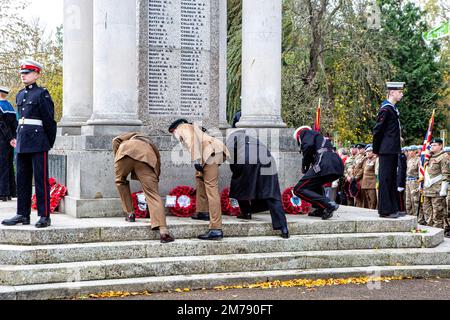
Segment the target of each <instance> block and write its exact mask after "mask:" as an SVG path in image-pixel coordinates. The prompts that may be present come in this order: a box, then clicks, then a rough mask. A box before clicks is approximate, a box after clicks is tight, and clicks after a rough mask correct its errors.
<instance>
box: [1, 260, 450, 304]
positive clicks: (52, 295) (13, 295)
mask: <svg viewBox="0 0 450 320" xmlns="http://www.w3.org/2000/svg"><path fill="white" fill-rule="evenodd" d="M400 276H401V277H413V278H436V277H440V278H449V277H450V265H415V266H381V267H378V266H371V267H364V268H361V267H350V268H325V269H307V270H305V269H292V270H274V271H252V272H230V273H212V274H191V275H176V276H163V277H146V278H130V279H114V280H96V281H84V282H61V283H51V284H38V285H25V286H0V300H48V299H68V298H76V297H80V296H82V295H88V294H91V293H102V292H109V291H122V292H145V291H148V292H165V291H174V290H175V289H177V288H189V289H191V290H196V289H197V290H200V289H203V288H206V289H212V288H214V287H217V286H232V285H248V284H254V283H260V282H268V281H277V280H280V281H286V280H293V279H311V280H315V279H344V278H350V277H373V278H377V277H400ZM371 285H372V286H374V287H375V286H376V283H374V282H372V283H371ZM380 285H383V284H382V283H381V284H380Z"/></svg>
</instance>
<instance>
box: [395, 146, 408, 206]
mask: <svg viewBox="0 0 450 320" xmlns="http://www.w3.org/2000/svg"><path fill="white" fill-rule="evenodd" d="M408 151H409V148H408V147H404V148H402V153H400V154H399V156H398V164H397V192H398V210H399V212H401V213H402V214H406V207H405V188H406V166H407V162H408V159H407V155H408Z"/></svg>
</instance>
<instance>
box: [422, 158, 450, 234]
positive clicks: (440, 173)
mask: <svg viewBox="0 0 450 320" xmlns="http://www.w3.org/2000/svg"><path fill="white" fill-rule="evenodd" d="M449 179H450V171H449V168H448V160H447V155H446V154H445V153H444V152H443V151H441V152H439V153H437V154H434V155H432V156H431V158H430V160H429V162H428V165H427V166H426V173H425V181H424V189H423V195H424V201H423V211H424V213H425V218H426V221H427V225H428V226H430V227H435V228H441V229H444V228H445V229H447V227H448V220H447V208H446V201H445V197H442V196H440V195H439V194H440V192H441V188H442V185H443V183H446V182H448V181H449ZM433 180H436V181H433ZM445 192H447V190H445ZM421 218H422V217H420V216H419V221H420V220H421Z"/></svg>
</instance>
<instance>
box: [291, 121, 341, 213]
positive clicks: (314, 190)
mask: <svg viewBox="0 0 450 320" xmlns="http://www.w3.org/2000/svg"><path fill="white" fill-rule="evenodd" d="M294 139H295V140H296V141H297V143H298V144H299V146H301V153H302V154H303V162H302V173H304V174H305V175H304V176H303V178H302V179H301V180H300V181H299V182H298V184H297V185H296V186H295V188H294V194H295V195H296V196H297V197H299V198H300V199H302V200H304V201H307V202H309V203H311V204H312V206H313V207H314V208H316V209H317V210H316V214H315V215H316V216H321V217H322V219H323V220H327V219H330V218H331V217H332V216H333V212H334V211H336V210H337V209H338V208H339V205H338V204H336V202H334V201H331V200H330V199H329V198H327V197H326V196H325V194H324V189H323V185H324V184H325V183H328V182H333V181H335V180H338V179H339V178H341V177H342V176H343V175H344V164H343V162H342V160H341V158H340V157H339V155H338V154H337V153H336V152H335V151H334V149H333V145H332V144H331V141H330V140H329V139H327V138H325V137H324V136H323V135H321V134H320V133H319V132H316V131H313V130H312V129H311V128H310V127H308V126H303V127H300V128H298V129H297V130H296V131H295V133H294Z"/></svg>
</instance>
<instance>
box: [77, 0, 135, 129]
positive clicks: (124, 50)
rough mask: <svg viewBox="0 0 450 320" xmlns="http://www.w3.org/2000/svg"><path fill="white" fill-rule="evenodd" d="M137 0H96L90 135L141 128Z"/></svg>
mask: <svg viewBox="0 0 450 320" xmlns="http://www.w3.org/2000/svg"><path fill="white" fill-rule="evenodd" d="M136 38H137V35H136V0H94V53H93V54H94V73H93V76H94V111H93V114H92V117H91V119H90V120H89V121H88V122H87V124H88V125H87V126H85V127H83V131H82V132H83V134H86V135H115V134H118V133H120V132H123V131H136V130H139V128H140V126H141V125H142V122H141V121H140V120H139V119H138V103H137V91H138V89H137V42H136Z"/></svg>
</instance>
